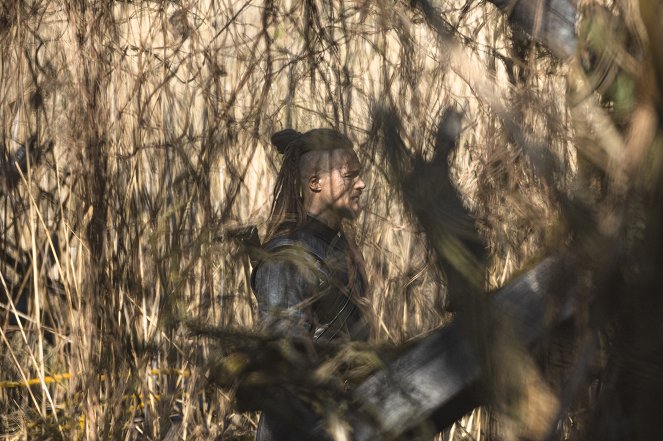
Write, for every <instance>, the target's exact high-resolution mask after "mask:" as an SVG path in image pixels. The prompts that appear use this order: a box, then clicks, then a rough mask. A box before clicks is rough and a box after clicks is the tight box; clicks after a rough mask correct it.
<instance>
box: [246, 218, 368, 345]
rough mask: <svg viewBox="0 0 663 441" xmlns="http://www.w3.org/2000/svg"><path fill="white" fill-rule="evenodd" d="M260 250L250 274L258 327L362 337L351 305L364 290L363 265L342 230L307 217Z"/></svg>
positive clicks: (289, 332)
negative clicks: (290, 230)
mask: <svg viewBox="0 0 663 441" xmlns="http://www.w3.org/2000/svg"><path fill="white" fill-rule="evenodd" d="M263 251H264V253H263V256H262V257H261V258H260V259H259V260H258V262H257V264H256V266H255V268H254V270H253V273H252V276H251V285H252V288H253V290H254V292H255V294H256V297H257V298H258V307H259V313H260V318H261V321H262V323H263V326H265V327H266V328H267V329H268V330H270V331H274V332H276V333H280V334H282V335H304V334H308V335H310V336H311V337H312V338H314V339H316V340H324V341H336V340H366V339H367V337H368V332H367V327H366V323H365V321H364V319H363V318H362V315H361V312H360V310H359V308H358V306H357V302H356V300H357V299H359V298H361V297H363V296H364V293H365V289H366V280H365V276H364V269H363V264H362V262H361V261H359V260H360V259H358V258H356V257H353V256H354V255H353V253H352V250H351V249H350V244H349V243H348V241H347V239H346V237H345V235H344V234H343V233H342V232H340V231H335V230H333V229H331V228H329V227H328V226H326V225H325V224H323V223H322V222H320V221H318V220H316V219H315V218H312V217H309V218H308V219H307V222H306V223H305V224H304V225H303V226H302V227H301V228H299V229H297V230H295V231H294V232H291V233H289V234H285V235H278V234H277V236H276V237H275V238H274V239H272V240H270V241H269V242H268V243H267V244H266V245H265V246H264V247H263Z"/></svg>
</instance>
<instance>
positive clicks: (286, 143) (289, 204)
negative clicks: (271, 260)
mask: <svg viewBox="0 0 663 441" xmlns="http://www.w3.org/2000/svg"><path fill="white" fill-rule="evenodd" d="M271 141H272V144H274V146H275V147H276V149H277V150H278V152H279V153H281V154H282V155H283V162H282V163H281V169H280V170H279V174H278V175H277V177H276V183H275V184H274V200H273V203H272V210H271V213H270V216H269V221H268V227H267V237H266V238H265V239H266V241H267V240H270V239H272V238H273V237H274V236H277V235H280V234H288V233H290V232H292V231H294V230H296V229H297V228H299V227H301V226H302V225H303V224H304V222H306V210H305V208H304V199H303V196H302V191H303V184H304V183H303V182H302V176H301V162H302V156H304V155H305V154H306V153H309V152H312V151H320V152H323V151H327V152H329V151H332V150H336V149H350V150H352V141H350V139H349V138H348V137H347V136H345V135H344V134H342V133H341V132H339V131H338V130H335V129H313V130H309V131H308V132H306V133H300V132H298V131H296V130H293V129H285V130H281V131H280V132H276V133H274V135H272V138H271Z"/></svg>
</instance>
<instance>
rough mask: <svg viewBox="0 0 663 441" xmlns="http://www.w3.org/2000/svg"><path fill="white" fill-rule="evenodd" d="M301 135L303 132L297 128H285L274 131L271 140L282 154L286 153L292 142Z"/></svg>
mask: <svg viewBox="0 0 663 441" xmlns="http://www.w3.org/2000/svg"><path fill="white" fill-rule="evenodd" d="M301 136H302V134H301V133H300V132H298V131H297V130H294V129H285V130H281V131H280V132H276V133H274V134H273V135H272V138H271V141H272V144H274V146H275V147H276V150H278V152H279V153H280V154H284V153H285V150H286V148H287V147H288V146H289V145H290V143H291V142H292V141H294V140H295V139H297V138H299V137H301Z"/></svg>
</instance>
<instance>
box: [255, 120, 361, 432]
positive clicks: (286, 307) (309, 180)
mask: <svg viewBox="0 0 663 441" xmlns="http://www.w3.org/2000/svg"><path fill="white" fill-rule="evenodd" d="M272 143H273V144H274V145H275V146H276V148H277V149H278V151H279V153H281V154H283V155H284V157H283V164H282V166H281V169H280V171H279V175H278V177H277V180H276V184H275V188H274V203H273V206H272V212H271V216H270V222H269V230H268V240H267V243H266V245H265V246H264V251H265V253H264V256H263V258H262V259H260V261H259V262H258V264H257V265H256V267H255V268H254V271H253V275H252V287H253V289H254V291H255V293H256V296H257V298H258V305H259V312H260V318H261V321H262V324H263V326H264V327H265V328H266V329H267V330H268V331H271V332H275V333H278V334H280V335H285V336H298V337H307V338H311V339H313V340H321V341H347V340H365V339H367V337H368V330H367V326H366V321H365V320H364V318H363V315H362V313H361V309H362V308H363V305H364V304H365V300H364V291H365V288H366V276H365V271H364V266H363V259H362V257H361V254H360V252H359V251H358V250H357V247H356V245H355V244H354V243H353V241H352V240H349V239H348V238H347V237H346V236H345V234H344V232H343V228H342V223H343V221H346V220H347V221H352V220H354V219H356V218H357V216H358V215H359V213H360V212H361V210H362V205H361V201H360V197H361V193H362V191H363V189H364V187H365V184H364V181H363V180H362V179H361V176H360V174H361V166H360V164H359V160H358V159H357V155H356V154H355V152H354V150H353V148H352V142H351V141H350V140H349V139H348V138H347V137H346V136H345V135H343V134H342V133H340V132H338V131H336V130H333V129H313V130H311V131H309V132H306V133H299V132H296V131H294V130H291V129H286V130H283V131H281V132H278V133H276V134H274V136H272ZM283 401H288V402H284V403H283V405H284V406H285V407H290V408H292V410H293V413H295V414H296V410H297V409H296V408H297V407H301V406H302V403H301V402H299V401H298V400H294V401H293V400H287V399H284V400H283ZM284 413H287V412H284ZM283 419H284V418H282V417H281V418H278V417H275V416H273V415H267V416H265V414H263V417H262V418H261V422H260V424H259V426H258V434H257V439H258V440H259V441H266V440H279V441H280V440H289V439H301V432H299V433H297V431H296V429H297V427H296V426H297V423H301V425H303V426H305V429H304V431H310V430H321V428H320V427H319V426H320V422H319V421H308V422H303V421H300V422H291V423H289V422H287V421H283Z"/></svg>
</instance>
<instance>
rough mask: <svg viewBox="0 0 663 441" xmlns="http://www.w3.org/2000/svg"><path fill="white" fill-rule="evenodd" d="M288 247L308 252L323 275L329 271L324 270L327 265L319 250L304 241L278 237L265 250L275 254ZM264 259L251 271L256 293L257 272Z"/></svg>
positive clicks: (252, 284)
mask: <svg viewBox="0 0 663 441" xmlns="http://www.w3.org/2000/svg"><path fill="white" fill-rule="evenodd" d="M288 247H297V248H299V249H302V250H304V251H306V252H307V253H308V254H309V255H310V256H312V257H313V258H314V260H315V265H316V267H317V268H318V269H319V270H320V271H321V272H322V273H325V274H326V273H327V271H325V270H324V268H325V266H326V264H325V261H324V257H323V255H322V254H321V253H320V251H319V250H316V249H315V248H314V247H312V246H311V245H310V244H308V243H306V242H305V241H302V240H296V239H293V238H292V237H288V236H283V237H277V238H276V239H273V240H270V241H269V242H268V243H266V244H265V246H264V248H263V249H264V250H265V251H269V252H275V251H277V250H280V249H283V248H288ZM262 261H263V259H261V260H258V261H257V262H256V263H255V266H254V267H253V271H251V280H250V283H251V289H252V290H253V291H254V292H255V279H256V272H257V270H258V268H259V267H260V264H261V263H262Z"/></svg>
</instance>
